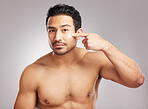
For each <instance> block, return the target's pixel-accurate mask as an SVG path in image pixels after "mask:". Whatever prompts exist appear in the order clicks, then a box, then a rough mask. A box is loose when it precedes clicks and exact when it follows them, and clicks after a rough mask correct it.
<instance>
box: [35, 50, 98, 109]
mask: <svg viewBox="0 0 148 109" xmlns="http://www.w3.org/2000/svg"><path fill="white" fill-rule="evenodd" d="M86 55H89V54H88V53H86ZM94 61H95V60H92V61H90V60H89V56H84V57H83V58H82V59H81V60H80V61H79V62H77V63H76V64H74V65H69V66H66V67H65V68H56V67H53V66H52V65H51V66H50V65H44V64H43V63H40V62H41V61H37V62H36V63H35V64H37V65H38V66H39V67H41V68H42V69H44V70H43V72H42V73H40V74H39V78H38V88H37V91H36V92H37V107H38V108H39V109H95V105H96V100H97V96H98V86H99V83H100V80H101V77H99V71H100V65H99V64H98V65H96V63H95V62H94ZM93 63H94V64H93ZM98 63H99V62H98Z"/></svg>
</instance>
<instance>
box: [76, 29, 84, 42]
mask: <svg viewBox="0 0 148 109" xmlns="http://www.w3.org/2000/svg"><path fill="white" fill-rule="evenodd" d="M76 33H83V29H82V28H79V29H78V30H77V31H76ZM80 38H81V37H77V40H79V39H80Z"/></svg>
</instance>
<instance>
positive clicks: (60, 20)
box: [47, 15, 73, 26]
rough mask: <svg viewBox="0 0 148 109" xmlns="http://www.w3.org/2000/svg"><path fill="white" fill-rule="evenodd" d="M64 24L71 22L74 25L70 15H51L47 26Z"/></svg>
mask: <svg viewBox="0 0 148 109" xmlns="http://www.w3.org/2000/svg"><path fill="white" fill-rule="evenodd" d="M64 24H69V25H71V26H73V19H72V17H71V16H68V15H56V16H52V17H49V19H48V22H47V26H60V25H64Z"/></svg>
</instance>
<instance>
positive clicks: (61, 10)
mask: <svg viewBox="0 0 148 109" xmlns="http://www.w3.org/2000/svg"><path fill="white" fill-rule="evenodd" d="M56 15H68V16H71V17H72V18H73V23H74V26H75V32H76V31H77V30H78V29H79V28H81V16H80V14H79V12H78V11H77V10H76V9H75V8H74V7H73V6H69V5H65V4H58V5H55V6H53V7H51V8H50V9H49V10H48V12H47V17H46V26H47V23H48V19H49V17H52V16H56Z"/></svg>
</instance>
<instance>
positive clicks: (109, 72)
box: [100, 53, 127, 86]
mask: <svg viewBox="0 0 148 109" xmlns="http://www.w3.org/2000/svg"><path fill="white" fill-rule="evenodd" d="M101 62H102V66H101V70H100V76H101V77H103V78H104V79H109V80H112V81H114V82H117V83H119V84H122V85H124V86H127V84H126V83H125V82H124V81H123V80H122V79H121V78H120V76H119V74H118V72H117V71H116V69H115V67H114V65H113V64H112V63H111V62H110V61H109V59H108V58H107V57H106V56H105V54H104V53H103V54H102V56H101Z"/></svg>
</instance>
